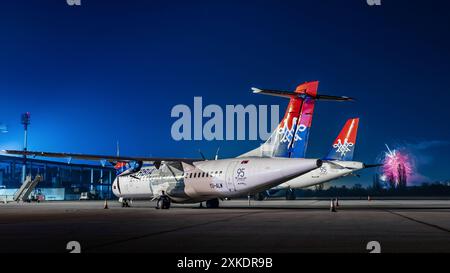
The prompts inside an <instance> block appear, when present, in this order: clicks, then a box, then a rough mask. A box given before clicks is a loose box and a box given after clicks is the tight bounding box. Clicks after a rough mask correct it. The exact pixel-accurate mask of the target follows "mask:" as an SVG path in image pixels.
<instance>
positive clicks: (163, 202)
mask: <svg viewBox="0 0 450 273" xmlns="http://www.w3.org/2000/svg"><path fill="white" fill-rule="evenodd" d="M170 205H171V204H170V199H169V198H167V197H161V199H160V200H159V201H158V202H157V203H156V208H157V209H170Z"/></svg>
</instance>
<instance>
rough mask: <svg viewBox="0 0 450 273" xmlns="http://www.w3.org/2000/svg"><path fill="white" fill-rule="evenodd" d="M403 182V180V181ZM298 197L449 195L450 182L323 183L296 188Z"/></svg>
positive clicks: (375, 180) (375, 181)
mask: <svg viewBox="0 0 450 273" xmlns="http://www.w3.org/2000/svg"><path fill="white" fill-rule="evenodd" d="M402 182H403V181H402ZM295 195H296V196H297V197H335V196H340V197H364V198H367V196H373V197H375V196H386V197H389V196H425V197H426V196H429V197H431V196H449V197H450V183H440V182H435V183H422V184H421V185H418V186H407V185H406V184H405V183H404V182H403V183H399V184H396V185H389V181H388V186H383V185H382V183H380V181H379V178H378V177H377V178H374V182H373V184H372V185H371V186H369V187H363V186H362V185H361V184H355V185H353V186H352V187H347V186H345V185H343V186H340V187H337V186H331V187H329V188H327V189H324V187H323V185H318V186H316V187H314V188H308V189H297V190H295Z"/></svg>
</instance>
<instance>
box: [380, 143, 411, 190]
mask: <svg viewBox="0 0 450 273" xmlns="http://www.w3.org/2000/svg"><path fill="white" fill-rule="evenodd" d="M386 147H387V149H388V151H387V152H386V153H385V154H384V159H383V168H382V171H383V175H382V178H383V180H385V181H389V182H390V183H392V185H393V186H400V185H401V186H406V181H408V180H409V178H410V177H411V176H412V175H413V173H414V165H413V160H412V158H411V156H410V155H409V154H408V153H406V152H405V151H399V150H391V149H389V147H388V146H387V145H386Z"/></svg>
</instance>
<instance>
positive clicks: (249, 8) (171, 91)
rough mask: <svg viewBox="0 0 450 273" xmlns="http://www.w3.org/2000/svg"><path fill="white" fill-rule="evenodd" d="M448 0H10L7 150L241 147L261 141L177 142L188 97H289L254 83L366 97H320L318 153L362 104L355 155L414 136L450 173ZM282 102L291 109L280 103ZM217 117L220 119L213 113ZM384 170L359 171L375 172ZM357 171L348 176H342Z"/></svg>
mask: <svg viewBox="0 0 450 273" xmlns="http://www.w3.org/2000/svg"><path fill="white" fill-rule="evenodd" d="M446 2H447V1H422V0H421V1H410V0H395V1H394V0H390V1H388V0H382V5H381V6H377V7H374V6H369V5H367V4H366V1H365V0H351V1H349V0H345V1H343V0H342V1H337V0H329V1H316V0H315V1H263V0H258V1H230V0H227V1H219V0H214V1H191V0H189V1H186V0H184V1H168V0H164V1H153V0H152V1H137V0H136V1H128V0H127V1H125V0H121V1H94V0H81V3H82V5H81V6H69V5H67V4H66V1H65V0H53V1H45V0H39V1H28V0H27V1H26V0H20V1H19V0H15V1H2V3H1V7H0V92H1V93H0V94H1V107H0V123H4V124H6V125H7V126H8V132H7V133H0V148H1V149H20V148H22V141H23V130H22V127H21V125H20V114H21V113H22V112H25V111H29V112H31V118H32V124H31V126H30V131H29V149H30V150H44V151H54V152H78V153H94V154H115V149H116V141H117V140H119V141H120V146H121V154H122V155H130V156H131V155H139V156H150V155H152V156H176V157H196V158H198V157H199V154H198V149H201V150H202V151H203V153H205V155H206V156H208V157H213V155H214V153H215V150H216V149H217V147H220V148H221V152H220V157H233V156H237V155H239V154H242V153H244V152H246V151H248V150H250V149H253V148H254V147H256V146H258V145H259V144H260V142H261V141H209V142H208V141H179V142H177V141H174V140H172V138H171V134H170V129H171V125H172V123H173V122H174V121H175V120H176V119H175V118H171V117H170V111H171V109H172V107H173V106H174V105H176V104H187V105H190V106H192V105H193V97H194V96H202V97H203V103H204V105H206V104H218V105H221V106H225V105H226V104H244V105H248V104H256V105H259V104H265V105H270V104H279V105H280V110H281V111H280V112H284V111H283V110H284V107H285V106H286V105H287V100H284V99H282V98H274V97H267V96H261V95H254V94H252V93H251V90H250V87H253V86H256V87H261V88H272V89H283V90H293V89H294V88H295V87H296V86H297V85H298V84H300V83H302V82H304V81H310V80H319V81H320V85H319V93H323V94H334V95H346V96H351V97H355V98H357V102H354V103H335V102H318V103H317V104H316V112H315V117H314V120H313V125H312V132H311V137H310V145H309V148H308V156H309V157H323V156H325V155H326V154H327V153H328V150H329V149H330V145H331V142H332V141H333V140H334V138H335V137H336V135H337V133H338V131H339V130H340V128H341V126H342V125H343V124H344V122H345V120H346V119H347V118H351V117H356V116H358V117H360V118H361V122H360V130H359V134H358V141H357V146H356V152H355V160H360V161H364V162H366V163H375V162H376V160H377V158H379V156H380V155H381V153H382V152H383V151H384V150H385V146H384V144H385V143H387V144H389V145H390V146H391V147H393V148H395V147H397V146H401V147H406V148H407V149H408V151H410V152H411V153H413V156H414V157H415V159H416V165H417V168H418V171H419V172H420V174H421V175H422V176H423V177H424V180H431V181H434V180H448V179H450V174H449V171H448V169H449V168H448V162H449V161H450V145H449V140H450V130H449V122H448V118H449V116H450V107H449V106H448V104H449V102H450V77H449V76H450V75H449V72H450V69H449V68H450V67H449V65H450V39H449V34H450V31H449V30H450V16H448V11H449V7H447V6H448V4H446ZM280 114H282V113H280ZM205 121H206V119H205ZM373 172H374V170H366V171H363V172H361V174H362V177H361V178H359V179H357V178H350V179H346V180H342V181H344V182H346V183H370V181H371V176H372V174H373ZM339 183H343V182H339Z"/></svg>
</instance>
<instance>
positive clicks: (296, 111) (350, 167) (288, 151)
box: [241, 82, 380, 200]
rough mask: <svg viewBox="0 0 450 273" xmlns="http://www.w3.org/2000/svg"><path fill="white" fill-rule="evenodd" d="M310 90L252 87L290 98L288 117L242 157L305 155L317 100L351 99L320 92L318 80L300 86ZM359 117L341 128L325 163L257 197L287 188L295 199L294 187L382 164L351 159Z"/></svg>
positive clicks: (272, 94) (257, 91)
mask: <svg viewBox="0 0 450 273" xmlns="http://www.w3.org/2000/svg"><path fill="white" fill-rule="evenodd" d="M299 88H305V89H306V90H308V94H309V95H310V96H306V97H304V96H297V95H296V94H293V93H292V92H289V91H278V90H262V89H257V88H253V90H254V93H257V94H264V95H271V96H277V97H284V98H288V99H290V101H289V105H288V107H287V109H286V113H285V116H284V118H283V120H282V122H281V123H280V125H279V126H278V128H277V130H276V131H275V132H274V133H273V134H272V135H271V137H270V138H269V139H268V140H267V142H266V143H264V144H263V145H261V146H260V147H258V148H256V149H254V150H252V151H250V152H248V153H245V154H243V155H241V156H242V157H248V156H251V157H272V156H277V157H286V158H304V157H305V154H306V148H307V144H308V138H309V133H310V129H311V124H312V118H313V115H314V106H315V101H316V100H337V101H342V100H351V99H350V98H346V97H344V98H345V99H343V98H339V97H338V98H336V97H331V96H321V95H317V88H318V82H307V83H304V84H302V85H300V86H299ZM358 125H359V118H353V119H349V120H347V122H346V123H345V125H344V127H343V129H342V131H341V132H340V134H339V135H338V137H337V138H336V140H335V141H334V142H333V145H332V149H331V151H330V153H329V154H328V156H327V157H326V158H324V162H323V164H322V166H321V167H320V168H318V169H315V170H312V171H310V172H308V173H306V174H303V175H300V176H297V177H296V178H294V179H292V180H289V181H286V182H284V183H282V184H280V185H278V186H276V187H274V188H272V189H271V190H270V191H265V192H260V193H258V194H256V195H255V198H256V199H258V200H263V199H264V198H266V197H267V196H269V195H270V192H277V191H279V190H287V192H286V199H295V189H300V188H306V187H310V186H314V185H317V184H322V183H325V182H328V181H331V180H334V179H338V178H341V177H345V176H348V175H350V174H352V173H353V172H355V171H358V170H361V169H364V168H369V167H377V166H380V164H373V165H367V164H364V163H363V162H358V161H352V160H353V153H354V149H355V147H356V136H357V131H358Z"/></svg>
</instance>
